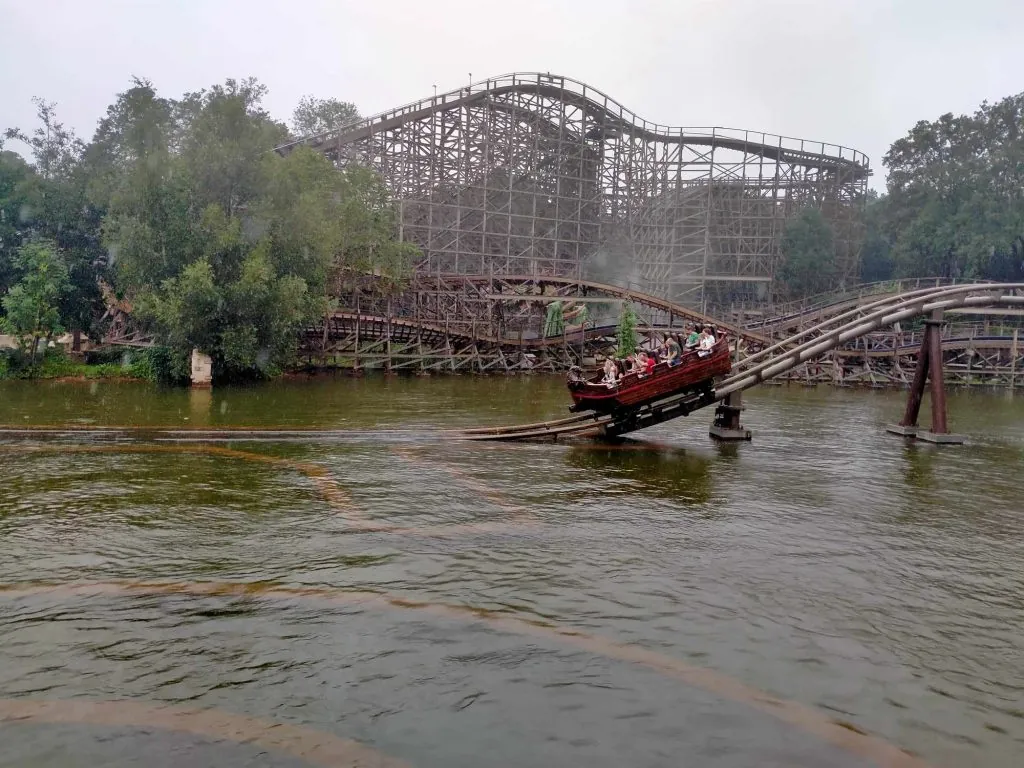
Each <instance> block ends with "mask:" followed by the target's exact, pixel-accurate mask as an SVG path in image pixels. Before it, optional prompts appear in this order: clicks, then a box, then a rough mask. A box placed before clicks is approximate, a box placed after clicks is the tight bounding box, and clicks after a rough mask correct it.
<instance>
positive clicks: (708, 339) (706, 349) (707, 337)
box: [697, 325, 715, 357]
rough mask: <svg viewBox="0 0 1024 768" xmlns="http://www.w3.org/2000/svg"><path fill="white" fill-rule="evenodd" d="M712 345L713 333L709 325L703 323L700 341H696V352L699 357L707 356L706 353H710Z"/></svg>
mask: <svg viewBox="0 0 1024 768" xmlns="http://www.w3.org/2000/svg"><path fill="white" fill-rule="evenodd" d="M714 346H715V334H714V333H713V332H712V330H711V326H710V325H705V326H704V330H703V331H701V334H700V341H699V342H698V347H699V349H700V351H699V352H697V354H698V355H699V356H700V357H707V356H708V355H710V354H711V350H712V348H713V347H714Z"/></svg>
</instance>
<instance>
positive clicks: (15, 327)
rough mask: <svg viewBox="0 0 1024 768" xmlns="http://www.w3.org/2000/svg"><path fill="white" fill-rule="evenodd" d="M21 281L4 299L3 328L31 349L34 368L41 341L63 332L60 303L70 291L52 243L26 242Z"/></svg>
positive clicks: (19, 263) (20, 259) (21, 252)
mask: <svg viewBox="0 0 1024 768" xmlns="http://www.w3.org/2000/svg"><path fill="white" fill-rule="evenodd" d="M17 266H18V267H19V269H20V270H21V279H20V280H19V281H18V282H17V283H16V284H15V285H14V287H13V288H11V289H10V290H9V291H8V292H7V295H6V296H4V298H3V302H2V303H3V307H4V311H5V312H6V316H5V317H4V318H3V320H2V324H3V327H4V329H5V330H6V331H7V332H8V333H10V334H12V335H14V336H16V337H17V338H18V343H19V345H20V346H21V348H22V350H25V349H28V350H30V356H31V357H30V365H33V366H34V365H35V361H36V353H37V350H38V348H39V342H40V340H41V339H42V340H45V341H47V342H48V341H49V340H50V339H51V338H52V337H53V336H54V335H55V334H58V333H61V332H63V330H64V328H63V325H62V324H61V316H60V302H61V300H62V299H63V297H64V295H65V294H66V293H67V292H68V291H69V290H70V289H71V282H70V279H69V278H68V270H67V266H66V265H65V264H64V259H63V258H62V257H61V255H60V253H59V252H58V251H57V248H56V246H55V245H54V244H53V243H48V242H32V243H26V244H25V245H23V246H21V248H19V249H18V258H17Z"/></svg>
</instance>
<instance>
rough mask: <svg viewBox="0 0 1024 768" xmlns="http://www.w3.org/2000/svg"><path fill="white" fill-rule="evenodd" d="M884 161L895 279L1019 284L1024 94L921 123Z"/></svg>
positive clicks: (1023, 251) (1023, 243) (1023, 268)
mask: <svg viewBox="0 0 1024 768" xmlns="http://www.w3.org/2000/svg"><path fill="white" fill-rule="evenodd" d="M883 162H884V163H885V165H886V167H887V168H888V169H889V179H888V196H887V197H886V199H885V203H884V218H883V221H882V230H883V231H884V233H885V236H886V238H887V239H888V241H889V243H890V244H891V247H892V262H893V265H894V268H895V269H896V271H897V272H898V273H899V274H901V275H905V276H923V275H929V276H930V275H938V276H944V277H964V278H997V279H1011V278H1012V279H1017V280H1019V279H1024V239H1022V238H1024V93H1022V94H1019V95H1017V96H1010V97H1008V98H1005V99H1003V100H1001V101H999V102H997V103H995V104H989V103H987V102H986V103H984V104H982V105H981V107H980V108H979V109H978V110H977V111H976V112H975V113H974V114H973V115H960V116H959V117H955V116H953V115H952V114H946V115H942V116H941V117H939V118H938V119H937V120H935V121H933V122H926V121H922V122H919V123H918V124H917V125H915V126H914V127H913V128H912V129H911V130H910V132H909V133H908V134H907V135H906V136H904V137H903V138H901V139H899V140H897V141H896V142H894V143H893V145H892V147H891V148H890V149H889V152H888V153H887V154H886V155H885V158H884V159H883Z"/></svg>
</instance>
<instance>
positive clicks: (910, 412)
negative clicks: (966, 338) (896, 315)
mask: <svg viewBox="0 0 1024 768" xmlns="http://www.w3.org/2000/svg"><path fill="white" fill-rule="evenodd" d="M942 314H943V313H942V310H941V309H936V310H935V311H934V312H932V315H931V317H929V318H928V319H927V320H925V321H924V327H925V330H924V336H923V338H922V339H921V348H920V350H918V353H917V368H916V369H915V370H914V380H913V382H911V384H910V392H909V394H908V395H907V407H906V410H905V411H904V413H903V418H902V419H901V420H900V423H899V424H893V425H891V426H889V427H886V431H887V432H891V433H892V434H895V435H904V436H906V437H916V438H917V439H918V440H924V441H925V442H929V443H943V444H948V445H960V444H962V443H963V442H964V438H963V437H962V436H961V435H952V434H950V433H949V429H948V428H947V424H946V384H945V381H944V374H943V367H942V330H941V329H942ZM929 379H930V381H929V384H930V393H931V406H932V428H931V430H929V431H925V430H922V429H921V428H920V427H919V426H918V424H917V421H918V417H919V415H920V413H921V400H922V398H923V397H924V388H925V382H926V381H928V380H929Z"/></svg>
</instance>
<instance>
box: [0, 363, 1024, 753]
mask: <svg viewBox="0 0 1024 768" xmlns="http://www.w3.org/2000/svg"><path fill="white" fill-rule="evenodd" d="M566 402H567V398H566V395H565V392H564V388H563V386H562V384H561V382H560V381H559V380H557V379H547V378H541V377H537V378H522V379H502V378H493V379H474V378H433V379H391V380H387V381H385V380H381V379H366V380H351V379H337V380H320V381H313V382H309V381H293V382H284V383H276V384H272V385H267V386H260V387H253V388H248V389H230V390H229V389H223V390H216V391H214V392H212V393H211V392H188V391H158V390H154V389H150V388H148V387H145V386H137V385H126V384H119V385H114V384H105V383H97V384H45V383H44V384H27V383H5V384H3V385H0V424H4V425H8V426H15V427H21V426H24V427H30V426H33V425H49V424H76V425H139V426H147V425H148V426H154V425H159V426H178V427H197V426H199V427H214V426H216V427H222V426H223V427H237V426H259V427H291V428H297V427H317V428H329V429H334V430H338V432H337V433H336V434H334V435H332V436H326V437H324V436H321V437H316V438H313V439H307V438H288V439H284V438H281V437H264V438H261V439H246V440H231V441H211V440H202V441H200V440H190V439H187V437H188V436H187V435H186V436H185V437H186V439H183V440H167V439H164V438H163V437H160V438H159V439H150V438H147V437H146V436H145V435H136V436H135V437H134V438H125V437H118V438H109V437H108V438H97V437H90V436H88V435H85V434H81V435H73V436H67V437H61V438H56V439H55V438H44V437H42V436H38V435H37V436H33V435H32V434H31V433H29V434H28V435H22V436H18V437H15V436H11V435H10V434H8V435H7V436H3V437H0V461H2V462H3V467H2V469H0V482H2V485H0V585H2V586H0V590H2V591H0V720H4V719H8V720H9V719H10V717H14V716H16V714H17V711H18V710H17V706H19V705H23V704H24V703H25V702H30V701H31V702H35V701H37V700H46V701H51V702H66V701H87V702H93V703H95V702H101V701H108V700H130V701H131V702H134V703H135V706H136V707H137V711H136V712H135V713H134V716H135V717H136V720H137V721H138V722H137V723H136V725H138V726H139V727H143V726H144V725H145V722H144V721H146V718H147V717H151V716H150V715H146V714H145V713H146V712H147V711H148V710H144V709H143V708H142V707H143V705H144V706H145V707H160V706H163V705H168V704H170V705H175V706H176V707H179V708H188V709H191V710H202V711H203V712H205V713H209V712H213V711H216V712H227V713H234V714H235V715H239V716H242V715H244V716H247V717H252V718H259V719H260V720H261V722H262V721H272V722H277V723H286V724H292V725H296V726H302V727H305V728H309V729H313V730H314V731H315V732H317V733H321V734H328V735H333V736H334V737H336V738H339V739H341V738H344V739H353V740H356V741H358V742H360V743H362V744H364V745H367V746H369V747H372V748H373V749H376V750H378V751H380V752H382V753H385V754H387V755H391V756H393V757H394V758H397V759H402V760H405V761H406V762H407V763H408V764H411V765H417V766H454V765H467V766H469V765H473V766H480V765H488V766H489V765H494V766H499V765H502V766H504V765H517V766H518V765H524V766H525V765H531V766H532V765H587V766H588V767H590V766H621V765H631V766H639V765H642V766H649V765H650V766H653V765H678V764H680V759H681V757H683V756H685V757H687V758H688V759H690V760H692V763H693V764H695V765H715V766H717V765H751V764H757V765H775V764H778V765H847V764H849V765H854V764H856V765H861V764H867V763H863V762H860V761H861V760H862V758H863V755H858V754H848V753H844V752H843V751H841V750H839V749H838V748H837V747H835V746H834V745H832V746H830V745H828V744H826V743H825V742H823V741H821V739H820V738H818V737H817V736H815V735H814V734H813V733H812V731H813V727H812V725H813V724H811V725H808V724H807V723H803V724H802V723H800V722H793V721H792V720H791V721H790V722H789V723H787V724H782V723H780V721H779V719H778V717H776V716H774V715H773V714H772V713H771V712H770V711H768V712H767V714H766V712H765V710H766V709H767V710H770V709H771V708H770V707H762V709H760V710H759V709H758V708H757V706H755V704H756V702H753V701H748V700H745V699H744V697H745V696H746V695H747V694H745V693H742V692H741V693H737V692H735V691H732V690H731V689H729V684H730V683H735V682H737V681H738V682H740V683H743V684H745V685H746V686H750V687H752V688H756V689H761V690H763V691H766V692H768V693H770V694H772V695H774V696H777V697H779V698H781V699H785V700H788V701H792V702H798V703H800V704H803V705H807V706H808V707H810V708H811V709H812V710H814V711H816V712H818V713H821V714H822V715H824V717H827V718H833V719H835V720H837V721H840V722H843V723H847V724H849V725H852V726H854V727H856V728H859V729H864V730H865V731H867V732H870V733H872V734H875V735H878V736H880V737H882V738H884V739H885V740H887V741H888V742H891V743H894V744H896V745H899V746H900V747H903V748H906V749H908V750H910V751H912V752H914V753H916V754H918V755H921V756H922V757H924V758H926V759H927V760H928V761H930V762H932V763H934V764H937V765H945V766H959V765H971V766H977V765H986V766H1016V765H1019V764H1020V758H1021V755H1022V754H1024V478H1022V470H1024V397H1021V396H1018V397H1016V398H1013V397H1011V396H1009V395H1007V394H978V393H972V394H956V395H953V396H951V398H950V420H951V425H952V427H953V428H954V429H955V430H957V431H959V432H963V433H965V434H967V435H968V437H969V438H970V443H969V444H968V445H966V446H963V447H959V448H948V447H946V448H936V447H933V446H925V445H917V444H909V443H905V442H904V441H903V440H901V439H899V438H896V437H893V436H890V435H886V434H885V433H884V431H883V426H884V425H885V424H886V423H888V422H892V421H895V420H896V419H897V418H898V417H899V414H900V413H901V411H902V406H903V398H902V395H900V394H898V393H879V392H856V391H836V390H830V389H818V390H805V389H798V388H790V389H763V390H761V391H758V392H755V393H753V394H751V395H750V396H749V398H748V400H747V405H748V411H747V412H746V414H745V422H746V425H747V426H748V427H749V428H751V429H753V430H754V441H753V443H752V444H747V445H739V446H735V445H734V446H717V445H715V444H713V443H712V442H710V441H709V439H708V437H707V426H708V423H709V420H710V413H709V412H703V413H699V414H694V415H693V416H691V417H690V418H689V419H685V420H680V421H677V422H670V423H668V424H664V425H660V426H659V427H656V428H654V429H651V430H648V431H647V432H643V433H639V435H637V436H636V440H635V441H631V442H627V443H625V444H623V445H617V446H601V445H596V444H590V443H580V444H572V445H550V444H549V445H508V446H506V445H483V444H467V443H459V442H444V441H441V440H439V439H438V435H437V430H438V429H445V428H451V427H458V426H471V425H479V424H496V423H516V422H527V421H536V420H539V419H544V418H549V417H557V416H560V415H564V414H565V404H566ZM925 413H927V411H925ZM925 420H927V416H926V417H925ZM69 585H77V586H76V587H74V588H72V587H71V586H69ZM232 585H235V586H234V587H233V586H232ZM237 585H247V586H246V590H245V591H244V592H242V591H239V589H238V588H237ZM382 593H386V595H387V596H388V597H386V598H376V599H371V595H372V594H382ZM392 598H400V600H398V601H395V600H392ZM388 600H391V602H388ZM467 609H469V610H467ZM561 630H574V631H577V632H579V633H581V634H580V635H579V636H578V637H577V636H567V635H558V632H559V631H561ZM627 647H628V648H633V647H638V648H642V649H646V650H647V651H650V652H652V654H653V655H654V656H656V657H658V658H663V659H668V660H669V662H666V663H664V664H663V663H661V662H651V663H646V662H645V661H644V660H643V659H641V660H639V661H638V660H637V659H635V658H628V651H623V650H622V649H623V648H627ZM672 660H675V661H677V662H679V663H680V664H682V666H681V667H679V668H678V669H676V667H673V666H672V664H673V662H672ZM659 665H660V666H659ZM687 665H689V666H687ZM673 670H674V671H673ZM687 670H691V671H687ZM692 670H698V671H697V672H694V671H692ZM700 670H713V671H715V672H717V673H720V674H721V675H722V676H724V677H722V678H719V679H717V680H718V681H717V682H715V681H711V682H708V681H707V680H706V679H705V678H703V677H701V676H700V675H701V674H703V673H702V672H700ZM688 676H689V677H688ZM722 681H726V682H722ZM5 702H6V703H5ZM11 702H13V703H11ZM54 706H56V705H54ZM61 706H63V705H61ZM97 706H98V705H97ZM5 707H6V710H5ZM5 711H6V712H8V713H9V716H8V717H6V718H5V717H4V713H5ZM61 711H62V712H63V714H61V715H60V716H50V715H48V716H47V717H49V718H50V720H49V721H47V720H46V719H45V718H43V720H42V721H40V722H31V723H29V722H7V723H6V724H2V723H0V765H7V764H10V765H71V764H79V763H76V759H79V760H81V759H86V758H85V757H83V756H86V755H88V756H90V757H89V758H88V762H89V763H90V764H97V763H98V762H102V761H109V762H111V763H117V764H125V765H128V764H134V763H135V762H137V761H138V760H142V759H145V760H146V761H147V762H150V763H153V764H154V765H162V764H164V763H161V762H159V760H161V759H162V760H165V762H166V764H168V765H171V764H183V762H182V761H184V762H187V763H188V764H192V765H196V764H211V765H212V764H216V765H229V764H238V765H243V764H264V765H300V764H308V763H309V762H314V763H316V762H318V761H319V763H321V764H333V763H331V762H330V760H329V759H327V758H323V757H322V754H321V753H318V752H316V749H315V748H314V747H309V749H312V750H313V751H312V752H310V751H308V750H307V752H306V753H304V754H305V756H304V757H303V754H300V753H301V749H299V748H297V747H295V746H294V744H293V745H292V746H291V747H289V748H287V749H283V748H282V749H276V748H266V745H265V744H264V745H262V746H260V743H259V742H257V743H256V744H255V746H254V745H253V743H251V741H248V740H246V739H243V738H242V736H239V735H238V734H239V733H242V735H243V736H244V735H245V734H244V733H243V732H244V730H245V729H244V728H242V727H241V726H238V724H237V723H236V724H235V732H236V737H235V740H236V741H246V745H244V746H238V745H235V746H234V747H232V746H231V745H230V743H228V742H222V741H220V740H218V739H220V738H221V737H217V736H216V734H215V733H214V731H215V730H216V728H215V727H214V726H213V725H211V726H209V728H207V732H206V735H202V734H199V735H197V731H196V728H192V731H193V733H192V735H191V736H188V737H187V738H186V737H185V736H181V735H180V734H179V736H177V737H175V736H173V733H174V729H173V728H172V729H170V732H171V733H172V735H168V734H167V733H165V732H164V730H156V731H153V730H152V729H150V730H146V729H145V728H143V730H142V731H140V730H139V727H135V726H131V724H130V723H129V724H126V723H125V722H121V720H125V718H128V719H130V718H129V717H128V714H125V711H123V710H111V712H114V714H111V713H110V712H108V713H107V714H102V713H103V712H107V710H102V709H100V710H95V711H92V710H91V711H90V713H84V712H83V711H82V710H74V711H73V712H70V713H69V712H64V711H63V710H61ZM117 711H121V712H122V715H120V716H115V715H116V712H117ZM97 712H99V713H100V714H97ZM52 714H53V713H52V712H51V715H52ZM204 716H207V715H204ZM118 717H121V720H118ZM154 717H155V716H154ZM211 717H212V716H211ZM62 718H63V721H62V723H61V724H60V725H48V724H47V723H48V722H51V721H52V720H60V719H62ZM89 718H92V720H90V719H89ZM104 718H106V719H104ZM799 719H800V718H796V720H799ZM189 722H190V723H191V722H192V721H189ZM203 722H207V721H203ZM211 722H212V721H211ZM130 726H131V727H130ZM190 727H191V726H190ZM204 727H206V726H204ZM126 729H127V730H126ZM180 729H181V730H184V731H187V730H189V728H186V727H185V726H183V725H182V726H181V728H180ZM239 729H241V731H240V730H239ZM199 730H202V729H199ZM311 733H312V731H311ZM224 738H230V737H224ZM302 738H306V737H302ZM302 738H299V737H296V739H298V741H299V742H301V741H302ZM325 738H327V737H325ZM310 739H312V741H314V742H315V741H316V738H315V737H309V739H307V742H306V743H307V747H308V746H309V742H310ZM296 743H298V742H296ZM314 746H315V745H314ZM319 748H321V750H322V749H323V744H321V745H320V747H319ZM246 750H248V751H246ZM318 755H319V757H318ZM158 756H159V759H158ZM303 759H305V760H307V761H308V762H306V763H303V762H302V760H303ZM5 760H6V762H5ZM844 760H845V761H850V762H843V761H844ZM118 761H121V762H120V763H118ZM204 761H205V762H204ZM232 761H234V762H232ZM683 762H685V761H683ZM687 764H689V763H687Z"/></svg>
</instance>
